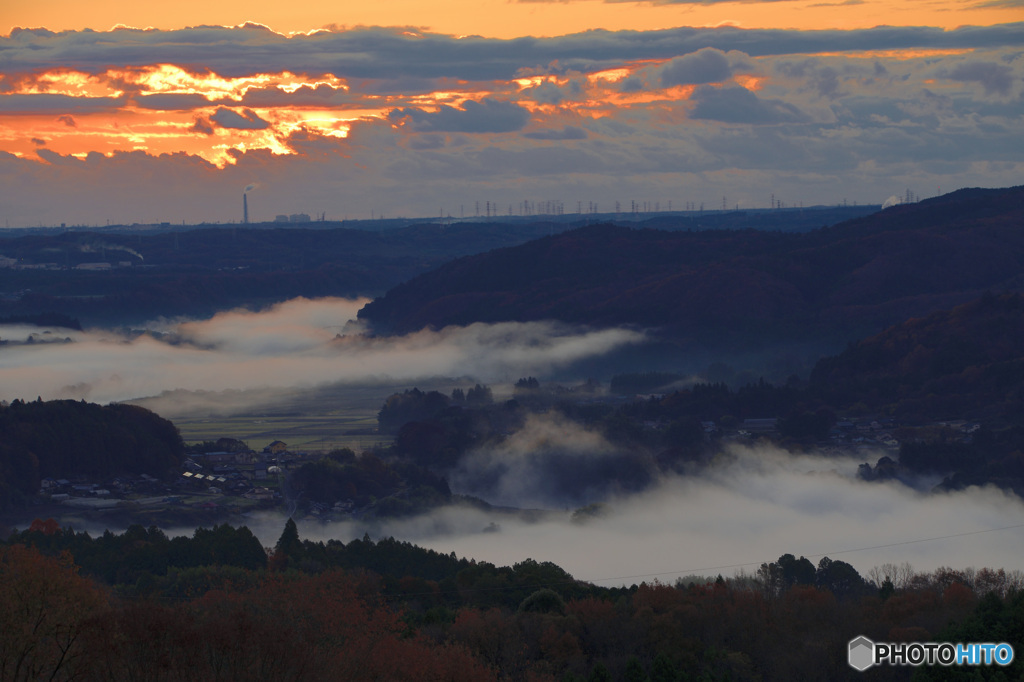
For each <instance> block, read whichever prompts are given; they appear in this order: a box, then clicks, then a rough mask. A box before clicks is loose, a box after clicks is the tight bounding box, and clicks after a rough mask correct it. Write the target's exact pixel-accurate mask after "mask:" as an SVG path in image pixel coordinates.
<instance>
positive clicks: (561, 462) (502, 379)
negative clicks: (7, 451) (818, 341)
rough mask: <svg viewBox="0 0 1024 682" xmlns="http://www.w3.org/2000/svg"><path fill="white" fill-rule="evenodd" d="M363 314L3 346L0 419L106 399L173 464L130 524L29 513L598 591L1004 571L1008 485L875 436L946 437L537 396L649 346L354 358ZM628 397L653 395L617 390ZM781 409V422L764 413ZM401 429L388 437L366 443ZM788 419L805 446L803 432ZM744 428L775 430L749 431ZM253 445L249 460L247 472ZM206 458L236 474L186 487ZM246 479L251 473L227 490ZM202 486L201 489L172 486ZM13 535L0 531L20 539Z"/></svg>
mask: <svg viewBox="0 0 1024 682" xmlns="http://www.w3.org/2000/svg"><path fill="white" fill-rule="evenodd" d="M363 303H364V301H355V300H344V299H318V300H306V299H295V300H291V301H288V302H285V303H281V304H278V305H275V306H272V307H269V308H266V309H264V310H261V311H248V310H236V311H230V312H224V313H220V314H218V315H216V316H214V317H212V318H209V319H204V320H158V321H154V322H153V323H151V324H148V325H146V326H145V329H132V330H128V329H121V330H104V329H86V330H84V331H78V330H68V329H58V328H52V329H41V328H31V327H25V326H14V325H7V326H4V327H3V328H2V329H0V336H2V337H3V338H4V339H6V340H8V343H7V345H6V347H5V348H3V349H2V353H0V387H2V388H0V391H2V392H3V395H2V396H0V398H2V399H4V400H5V401H26V400H31V399H32V398H35V397H36V396H39V398H40V399H41V400H43V401H52V400H66V399H73V400H87V401H90V402H101V403H105V402H111V401H114V402H123V401H127V402H129V403H134V404H136V405H141V406H144V407H146V408H147V409H149V410H153V411H154V412H156V413H157V414H160V415H162V416H164V417H167V418H170V419H171V420H172V421H174V422H175V424H176V425H177V426H178V428H179V429H180V430H181V433H182V436H183V438H184V440H185V441H186V444H187V445H188V447H187V449H186V453H185V455H186V459H185V460H184V461H185V463H186V464H187V466H183V467H182V468H181V471H179V472H178V473H173V472H172V473H171V475H170V478H167V479H166V480H167V481H169V485H170V487H169V488H167V489H166V491H163V492H159V491H158V492H156V493H154V494H151V495H149V496H148V497H146V498H145V499H147V500H149V502H147V504H151V505H153V507H151V508H149V509H148V510H142V509H141V507H136V512H138V514H140V515H139V516H137V517H136V516H133V515H132V514H133V513H136V512H126V511H125V505H118V504H117V503H115V502H110V501H109V500H108V501H106V502H97V501H94V503H93V504H92V506H90V505H88V504H84V503H83V504H82V505H80V506H78V507H67V506H64V505H61V506H53V505H51V506H48V507H45V508H44V509H45V511H46V512H47V513H48V514H50V515H53V516H54V517H55V518H57V519H58V520H59V521H60V522H61V523H62V524H64V525H68V526H71V527H74V528H77V529H79V530H81V529H86V530H89V531H90V532H91V533H94V534H95V533H102V532H103V530H105V529H106V528H112V529H114V530H118V529H122V528H124V527H127V525H128V524H130V523H133V522H140V521H141V522H143V523H144V524H146V525H149V524H154V523H155V524H156V525H160V526H162V527H164V529H165V530H166V531H167V532H168V534H172V535H173V534H178V535H190V534H191V533H192V531H193V530H194V528H195V526H196V525H211V524H213V523H219V522H223V521H229V522H231V523H233V524H236V525H241V524H244V525H246V526H248V527H249V528H250V529H252V531H253V532H254V533H255V534H256V535H257V537H259V539H260V541H261V542H262V543H263V545H264V546H267V547H270V546H273V545H274V543H275V541H276V540H277V538H278V537H279V536H280V534H281V529H282V527H283V525H284V523H285V520H286V519H287V518H288V517H289V516H291V517H292V518H294V519H296V520H297V523H298V528H299V532H300V534H301V536H302V537H303V538H304V539H311V540H328V539H335V540H340V541H342V542H348V541H351V540H353V539H357V538H362V537H364V536H369V537H370V538H373V539H379V538H387V537H394V538H396V539H399V540H406V541H410V542H412V543H415V544H417V545H420V546H423V547H429V548H433V549H436V550H438V551H440V552H442V553H445V554H448V553H450V552H454V553H455V554H456V555H458V556H459V557H468V558H473V559H477V560H480V561H488V562H492V563H495V564H498V565H504V564H509V565H511V564H513V563H515V562H517V561H521V560H523V559H525V558H527V557H532V558H534V559H536V560H540V561H550V562H554V563H555V564H557V565H559V566H561V567H562V568H564V569H565V570H566V571H568V572H569V573H571V574H572V575H573V576H575V577H576V578H578V579H581V580H585V581H591V582H594V583H598V584H603V585H616V584H626V585H628V584H631V583H637V582H641V581H648V582H649V581H652V580H659V581H662V582H672V581H674V580H676V579H677V578H680V577H684V576H690V575H716V574H724V575H726V576H732V575H743V574H749V573H751V572H753V571H755V570H756V569H757V566H759V565H760V564H761V563H762V562H765V561H771V560H772V559H773V558H775V557H777V556H779V555H781V554H784V553H790V554H793V555H794V556H805V557H807V558H809V559H811V560H813V561H814V562H815V563H816V562H817V561H818V560H819V559H820V558H822V557H825V556H828V557H831V558H833V559H842V560H843V561H846V562H849V563H850V564H852V565H853V566H854V567H856V568H857V569H858V570H859V571H860V572H861V573H862V574H864V575H867V573H868V572H869V571H870V570H871V569H872V568H873V567H875V566H879V565H882V564H887V563H891V564H898V563H901V562H909V564H911V565H912V566H913V567H914V568H915V569H916V570H925V571H928V570H934V569H936V568H939V567H942V566H954V567H961V568H963V567H969V566H974V567H982V566H988V567H1003V568H1006V569H1007V570H1015V569H1019V568H1020V567H1021V555H1020V551H1019V548H1020V546H1021V542H1020V541H1021V538H1022V535H1024V502H1022V500H1021V498H1020V497H1019V496H1018V495H1017V494H1015V493H1014V489H1013V486H1012V485H1009V486H1008V485H997V484H996V483H998V482H999V481H995V483H993V482H992V481H987V480H976V481H966V482H963V481H961V482H959V483H956V484H954V483H955V482H954V483H951V478H950V473H951V471H953V470H954V469H955V467H952V466H950V467H946V468H945V469H943V467H928V466H915V465H914V462H913V461H911V459H910V455H905V457H906V458H907V461H906V462H904V463H902V464H901V463H899V459H900V452H907V451H908V450H907V449H906V447H904V448H903V449H902V450H901V449H900V447H899V446H898V445H896V444H895V440H894V438H895V436H894V435H893V434H896V435H898V436H901V437H903V438H905V439H907V440H908V441H910V440H912V439H914V438H918V437H923V434H924V435H927V434H934V433H940V435H941V437H942V438H947V437H949V438H953V436H952V435H950V434H961V435H957V436H956V438H959V439H960V440H958V441H957V442H961V441H964V443H965V445H964V447H972V446H971V445H970V438H969V437H964V436H962V432H963V427H962V426H958V425H956V424H953V425H952V426H951V425H950V424H949V423H947V424H944V425H938V426H936V425H935V424H923V425H922V424H918V425H916V426H913V427H911V426H907V425H906V424H904V425H902V426H900V425H898V424H896V423H894V422H895V420H892V419H890V420H884V419H883V420H882V421H883V422H885V423H884V424H880V423H879V422H878V421H877V420H874V421H871V419H870V418H869V420H865V419H863V418H860V419H859V420H858V419H855V418H850V419H854V421H859V423H860V424H861V428H860V430H859V431H858V430H856V429H855V428H854V426H853V422H850V421H844V420H846V419H848V418H847V417H843V416H838V417H837V416H836V415H832V414H831V413H829V412H828V411H827V410H824V408H819V409H818V411H817V412H813V413H812V412H809V411H806V409H805V408H807V405H812V406H813V404H812V403H806V402H800V401H807V400H809V399H808V398H806V396H804V394H803V393H801V392H800V391H801V390H804V389H800V388H798V387H797V383H796V382H795V380H792V381H791V382H790V385H789V386H786V387H773V386H772V385H771V384H768V383H766V382H764V380H763V379H762V380H761V381H760V383H759V384H753V385H751V386H747V387H740V388H735V389H730V388H729V387H727V386H726V385H725V384H709V383H707V381H708V380H707V377H706V376H701V375H700V374H692V375H691V374H688V373H682V374H678V375H673V374H669V373H662V374H658V373H656V372H653V373H652V372H649V373H641V374H636V375H630V376H629V377H626V378H623V376H622V375H619V377H618V378H617V379H615V380H613V381H612V383H611V384H608V382H607V381H601V380H597V379H594V378H593V377H583V376H581V377H578V378H577V379H576V380H574V381H565V380H563V381H561V382H558V383H556V382H548V381H547V380H546V379H545V380H544V381H538V380H537V379H535V378H533V377H534V375H538V376H541V377H542V378H544V377H547V376H550V375H553V374H556V373H558V372H562V373H563V376H564V373H565V371H566V368H571V367H572V366H573V363H578V362H581V361H590V362H594V361H599V360H600V359H601V358H602V357H603V356H606V355H607V354H610V353H614V352H620V351H622V350H623V349H628V348H631V347H642V344H643V343H645V342H646V341H647V340H648V339H649V338H650V336H651V332H647V331H643V330H633V329H602V330H595V329H587V328H578V327H568V326H564V325H558V324H554V323H543V322H533V323H497V324H473V325H469V326H466V327H448V328H445V329H442V330H439V331H433V330H423V331H420V332H417V333H414V334H409V335H405V336H392V337H384V336H373V335H372V334H369V333H367V332H366V331H365V330H364V329H363V328H361V327H360V325H359V324H358V323H356V322H354V321H353V320H354V318H355V314H356V311H357V310H358V309H359V307H360V306H361V305H362V304H363ZM591 366H592V365H591ZM719 371H721V368H720V367H719ZM527 375H528V376H529V379H526V378H523V377H526V376H527ZM652 377H654V378H655V379H659V378H660V380H662V381H663V383H666V382H667V383H666V386H665V387H662V388H660V389H657V391H652V392H651V393H650V394H646V395H639V396H638V395H636V394H635V393H633V394H630V393H628V391H623V390H621V389H622V386H623V385H626V384H629V381H627V379H629V380H631V381H633V382H634V383H636V382H640V383H643V381H642V380H650V379H651V378H652ZM602 378H604V379H607V377H602ZM616 382H618V383H616ZM630 385H631V384H630ZM414 386H419V387H421V388H422V389H423V390H420V388H413V387H414ZM709 386H712V387H717V388H713V389H712V388H707V387H709ZM702 387H703V388H702ZM613 389H616V390H613ZM808 390H809V389H808ZM702 391H703V393H702ZM709 391H713V392H717V393H715V395H716V396H717V398H715V399H716V400H718V401H719V402H721V403H722V406H720V407H719V408H718V409H719V412H722V411H728V410H732V411H734V412H736V413H737V414H739V417H737V416H736V415H735V414H729V415H725V416H719V417H717V418H716V419H710V418H707V416H706V415H705V416H704V417H699V416H693V415H696V414H697V412H696V411H695V412H693V413H692V414H690V413H686V412H685V410H684V411H682V412H680V411H679V409H681V408H679V407H678V403H679V402H680V401H681V400H683V398H684V397H687V396H688V397H689V398H687V399H690V398H692V399H693V400H697V397H699V396H701V395H704V394H706V393H708V392H709ZM389 396H390V397H389ZM680 396H682V397H680ZM758 396H760V397H758ZM794 396H796V397H795V398H794ZM781 400H786V401H790V402H791V403H792V405H791V406H790V407H789V408H787V409H786V410H785V413H780V414H774V413H770V409H771V407H770V406H772V405H778V404H779V401H781ZM432 401H433V403H436V406H435V408H433V411H428V412H416V410H417V409H421V408H423V406H424V405H429V404H431V402H432ZM474 401H475V402H474ZM672 401H675V403H673V402H672ZM723 401H724V402H723ZM730 401H731V402H730ZM787 404H789V403H787ZM403 405H404V407H403ZM673 405H675V407H673ZM743 405H747V407H743ZM766 406H769V407H766ZM794 406H797V407H794ZM800 406H802V407H800ZM687 409H689V408H687ZM694 409H696V408H694ZM701 409H705V408H701ZM801 409H804V410H805V411H804V412H801V411H800V410H801ZM402 410H412V412H409V415H411V416H408V418H407V419H398V418H397V417H396V419H397V421H395V423H394V424H391V423H390V422H388V421H387V420H388V419H389V415H392V416H393V415H395V414H398V413H401V412H402ZM672 410H676V411H675V412H673V411H672ZM741 410H746V412H745V413H744V412H741ZM757 410H762V412H757ZM862 412H863V410H862ZM403 414H404V413H403ZM688 414H689V416H687V415H688ZM787 414H788V415H790V416H788V417H787ZM793 414H796V415H798V416H799V415H803V416H804V417H805V418H806V416H807V415H817V417H818V418H819V421H822V420H825V421H822V423H823V424H824V427H821V425H820V424H818V423H817V422H814V423H813V424H812V427H813V428H811V431H814V432H816V433H817V435H816V436H813V437H812V436H810V435H807V433H804V432H803V431H800V428H802V427H800V424H803V422H801V421H800V420H799V419H797V418H795V417H792V416H791V415H793ZM822 415H826V416H827V417H828V419H826V416H822ZM759 418H760V419H759ZM807 419H809V418H806V419H805V420H804V421H806V420H807ZM811 421H812V422H813V421H814V420H813V419H812V420H811ZM767 422H770V423H771V424H772V425H774V428H775V429H776V430H778V431H779V433H776V432H775V431H765V432H759V431H757V428H760V427H763V426H764V423H767ZM825 422H827V423H825ZM868 423H871V424H873V426H871V427H867V426H865V425H866V424H868ZM830 426H831V427H832V428H831V431H830V430H829V427H830ZM967 426H968V427H970V425H969V424H968V425H967ZM798 427H800V428H798ZM844 428H845V429H847V431H848V432H849V433H845V435H844V432H843V431H842V429H844ZM956 428H960V429H961V431H956V430H955V429H956ZM750 429H753V430H754V432H751V430H750ZM900 429H902V431H900ZM915 429H916V430H915ZM929 429H931V430H929ZM936 429H939V431H936ZM941 429H945V431H942V430H941ZM970 430H971V429H970V428H968V429H967V431H970ZM805 431H806V429H805ZM883 432H884V433H883ZM780 433H781V434H782V435H780ZM808 433H810V431H808ZM829 434H831V435H829ZM837 434H839V435H837ZM272 441H273V442H276V443H279V444H280V446H281V447H280V448H278V449H277V450H275V451H274V452H273V454H271V450H269V449H268V450H265V451H264V453H259V452H258V450H259V449H260V448H263V446H264V445H267V446H268V447H269V446H270V444H271V442H272ZM993 442H996V443H997V444H998V443H999V442H1000V441H999V440H998V438H997V439H996V440H995V441H993ZM202 443H205V444H206V446H207V447H203V446H202ZM243 444H244V447H243ZM285 448H287V450H286V449H285ZM224 449H229V450H230V449H237V450H238V454H237V456H233V457H231V458H229V459H230V462H229V463H228V464H225V463H224V461H227V458H223V457H222V459H221V460H218V461H222V460H223V461H222V463H221V464H220V465H219V466H214V465H212V464H210V462H211V461H213V458H211V455H217V454H218V451H221V450H224ZM244 453H248V454H244ZM224 454H227V453H223V452H221V453H220V455H224ZM207 460H208V461H207ZM261 460H262V461H264V464H263V465H262V466H263V470H264V471H266V469H267V462H268V461H269V463H270V464H271V467H270V471H271V474H270V475H269V476H268V477H267V478H266V479H263V480H253V477H254V476H255V474H254V473H253V472H254V471H259V470H260V469H259V466H260V465H259V464H254V463H253V462H258V461H261ZM243 461H244V462H245V464H239V465H237V466H232V464H237V462H243ZM876 463H877V464H876ZM318 467H319V468H318ZM239 471H241V472H242V473H243V474H245V476H242V474H239V473H238V472H239ZM182 472H184V475H186V476H190V477H192V480H189V481H187V482H186V481H185V480H184V479H182V478H180V476H181V475H182ZM204 472H205V473H206V474H208V475H209V477H210V479H211V480H213V478H214V475H216V476H219V477H220V478H219V481H214V482H212V483H206V482H204V485H196V484H195V483H194V480H198V479H199V478H202V477H203V474H204ZM352 472H357V473H359V476H362V477H363V478H361V479H360V478H358V477H355V478H353V476H355V474H353V473H352ZM368 472H369V473H368ZM886 472H888V473H886ZM193 474H195V475H194V476H193ZM233 476H234V477H235V478H234V479H233V478H232V477H233ZM346 476H349V478H345V477H346ZM332 477H335V478H336V479H337V481H338V482H337V485H336V487H335V488H334V489H331V488H330V487H329V486H330V485H333V483H332V481H334V480H335V479H334V478H332ZM54 478H58V477H56V476H54ZM93 478H95V477H93ZM311 478H313V479H316V482H317V483H318V484H319V487H317V486H316V485H313V484H312V483H310V479H311ZM367 480H369V483H367V482H366V481H367ZM240 481H244V482H245V483H244V485H243V484H242V483H241V482H240ZM381 481H384V483H381ZM228 485H235V486H236V487H235V488H234V489H233V490H234V492H232V490H228V489H227V488H226V486H228ZM388 485H390V486H391V487H390V488H389V487H388ZM263 486H266V487H263ZM325 486H326V487H325ZM372 486H378V487H376V488H374V487H372ZM381 486H383V487H381ZM242 488H245V490H244V491H243V490H242ZM250 488H251V490H250ZM258 490H264V491H266V493H265V495H264V497H263V498H262V501H260V502H258V503H257V502H252V499H256V496H255V495H254V494H253V491H258ZM367 490H372V493H368V492H366V491H367ZM210 491H213V492H212V493H211V492H210ZM423 491H426V492H425V493H424V492H423ZM107 493H108V494H109V491H107ZM243 493H244V494H243ZM246 496H248V497H249V498H251V499H250V500H249V501H245V500H243V498H244V497H246ZM64 497H65V498H67V495H65V496H64ZM115 497H116V495H115ZM122 497H124V496H122ZM138 497H139V495H136V496H134V498H132V496H130V495H129V496H128V498H130V499H136V498H138ZM167 500H170V501H171V502H169V503H167V504H165V502H167ZM232 500H238V501H240V502H245V503H244V504H240V505H239V504H236V503H235V502H233V501H232ZM107 502H109V503H107ZM183 505H184V506H183ZM200 507H202V508H203V509H205V512H202V513H200V512H199V511H197V513H196V515H192V516H190V515H188V514H186V513H185V512H184V511H182V510H183V509H193V508H195V509H196V510H198V509H199V508H200ZM154 509H164V510H165V511H168V513H166V514H163V515H160V514H159V513H156V512H155V511H154ZM35 513H36V511H33V510H32V509H27V510H24V512H23V513H22V514H21V515H20V517H19V516H18V515H14V516H9V517H8V518H10V519H13V522H12V523H11V525H14V526H18V527H24V526H27V524H28V522H29V521H30V520H31V518H30V517H31V516H32V514H35ZM203 514H205V515H203Z"/></svg>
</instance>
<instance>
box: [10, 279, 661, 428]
mask: <svg viewBox="0 0 1024 682" xmlns="http://www.w3.org/2000/svg"><path fill="white" fill-rule="evenodd" d="M365 303H366V301H365V300H345V299H317V300H307V299H294V300H291V301H287V302H285V303H281V304H278V305H276V306H274V307H272V308H269V309H267V310H265V311H260V312H250V311H244V310H243V311H231V312H225V313H220V314H218V315H215V316H214V317H213V318H211V319H208V320H201V321H187V320H180V321H166V320H161V321H157V322H154V323H152V324H150V325H146V327H147V329H148V330H149V331H152V332H159V333H158V334H153V335H151V334H142V335H140V334H137V333H132V334H125V333H123V332H115V331H111V330H96V329H92V330H87V331H85V332H76V331H71V330H66V329H56V330H53V332H52V333H51V334H42V333H41V332H42V330H39V329H28V328H26V327H24V326H21V327H17V328H12V327H6V326H0V338H3V339H8V340H11V341H12V343H11V344H10V345H8V346H6V347H3V348H0V399H5V400H13V399H15V398H20V399H23V400H34V399H35V398H36V397H37V396H38V397H42V398H43V399H44V400H53V399H58V398H72V399H76V400H77V399H85V400H89V401H91V402H97V403H107V402H112V401H122V400H130V399H133V398H140V397H145V396H155V395H159V394H161V393H163V392H165V391H173V390H176V389H181V390H189V391H222V390H236V391H247V390H253V389H264V388H286V387H309V386H316V385H323V384H328V383H344V384H353V385H358V384H367V383H377V382H392V381H402V382H414V381H416V380H417V379H421V378H426V377H436V376H472V377H475V378H477V379H479V380H482V381H493V380H500V379H504V378H507V377H509V376H512V377H513V378H515V377H516V376H518V375H519V374H520V373H540V372H544V371H547V370H550V369H551V368H555V367H559V366H562V365H566V364H569V363H571V362H574V361H577V360H580V359H583V358H588V357H592V356H596V355H601V354H603V353H607V352H609V351H611V350H614V349H616V348H619V347H621V346H623V345H625V344H630V343H635V342H638V341H641V340H642V339H643V336H642V335H641V334H640V333H638V332H633V331H628V330H622V329H609V330H602V331H580V330H573V329H567V328H564V327H561V326H559V325H556V324H551V323H544V322H531V323H501V324H490V325H488V324H479V323H478V324H472V325H469V326H467V327H448V328H445V329H442V330H440V331H428V330H424V331H421V332H417V333H414V334H409V335H407V336H402V337H393V338H373V337H369V336H365V335H364V334H362V333H361V329H360V328H359V327H358V325H356V324H355V323H352V322H351V320H354V319H355V316H356V312H357V311H358V310H359V308H361V307H362V306H363V305H364V304H365ZM32 332H35V333H36V334H37V340H38V341H43V340H51V339H52V340H54V341H62V340H63V339H64V338H69V339H71V341H72V343H62V342H56V343H39V342H36V343H32V344H22V343H20V342H22V341H24V340H25V339H26V338H27V337H28V335H29V334H30V333H32ZM339 335H340V336H339ZM150 407H152V408H153V409H155V410H157V411H158V412H159V411H160V408H159V405H156V404H154V405H150ZM238 407H239V409H242V408H243V407H244V406H243V405H241V404H240V405H239V406H238Z"/></svg>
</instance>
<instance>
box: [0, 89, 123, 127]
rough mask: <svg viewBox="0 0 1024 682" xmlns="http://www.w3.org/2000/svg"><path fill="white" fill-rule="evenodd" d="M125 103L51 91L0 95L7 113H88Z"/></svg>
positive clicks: (110, 109)
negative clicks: (50, 92)
mask: <svg viewBox="0 0 1024 682" xmlns="http://www.w3.org/2000/svg"><path fill="white" fill-rule="evenodd" d="M123 104H124V100H123V99H120V98H114V97H73V96H71V95H56V94H49V93H47V94H32V95H23V94H15V95H0V112H4V113H7V114H44V115H52V114H71V113H74V114H87V113H92V112H96V111H114V110H116V109H117V108H118V107H120V106H121V105H123ZM61 120H63V119H61Z"/></svg>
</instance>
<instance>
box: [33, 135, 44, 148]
mask: <svg viewBox="0 0 1024 682" xmlns="http://www.w3.org/2000/svg"><path fill="white" fill-rule="evenodd" d="M32 144H34V145H35V146H37V147H45V146H46V140H44V139H42V138H38V137H33V138H32Z"/></svg>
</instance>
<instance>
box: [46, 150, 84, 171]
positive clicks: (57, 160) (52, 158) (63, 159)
mask: <svg viewBox="0 0 1024 682" xmlns="http://www.w3.org/2000/svg"><path fill="white" fill-rule="evenodd" d="M36 156H38V157H39V158H40V159H42V160H43V161H46V162H47V163H49V164H52V165H54V166H73V167H80V166H82V161H81V160H79V159H76V158H75V157H73V156H71V155H70V154H69V155H68V156H61V155H60V154H58V153H57V152H55V151H53V150H51V149H37V150H36Z"/></svg>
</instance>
